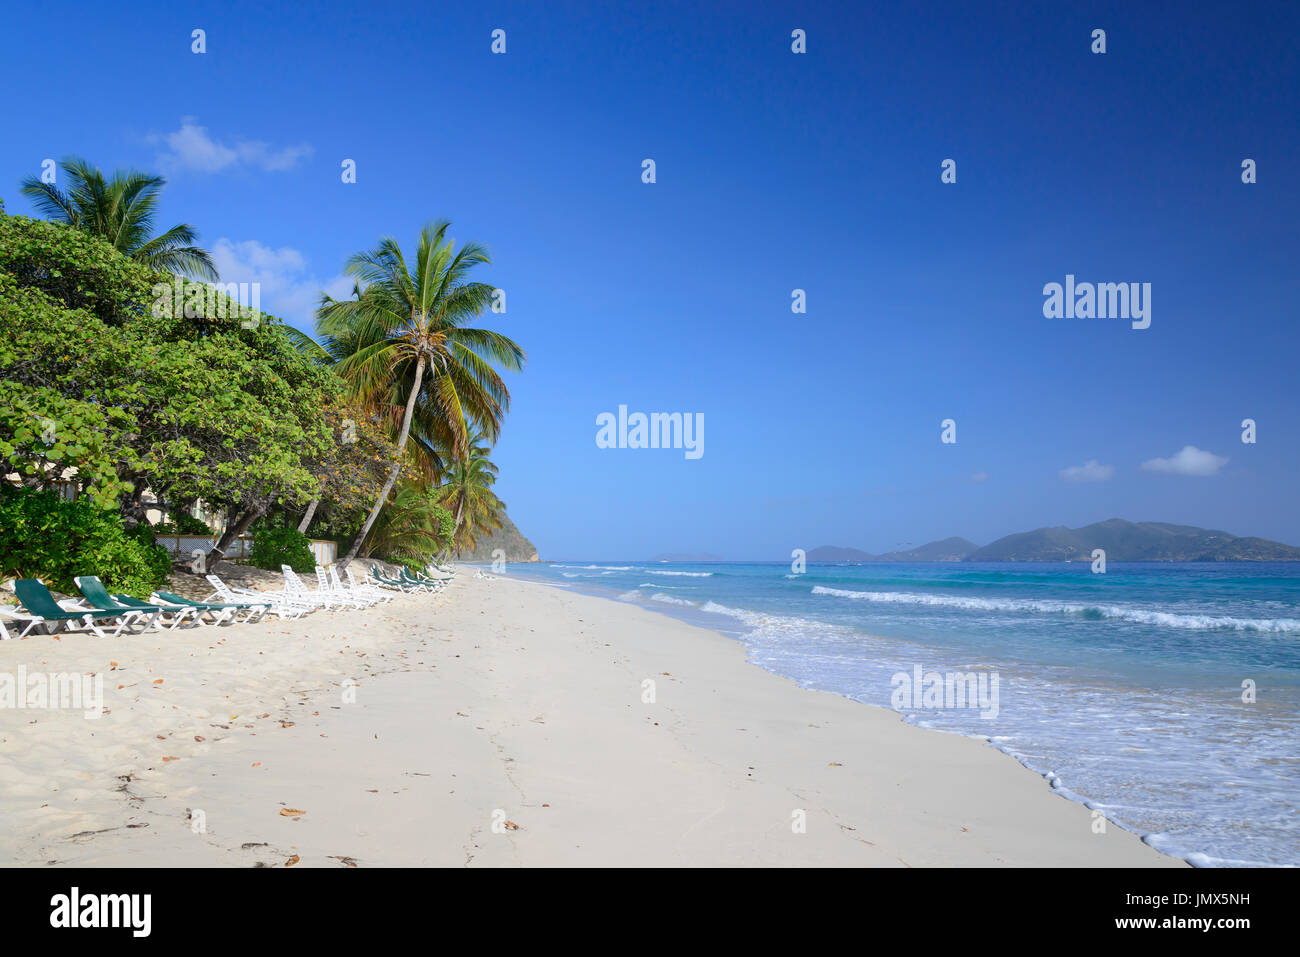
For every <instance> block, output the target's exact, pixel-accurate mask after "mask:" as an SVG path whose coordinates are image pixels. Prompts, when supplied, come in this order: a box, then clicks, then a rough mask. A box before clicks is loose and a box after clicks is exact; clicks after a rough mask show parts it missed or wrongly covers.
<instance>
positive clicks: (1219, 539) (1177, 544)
mask: <svg viewBox="0 0 1300 957" xmlns="http://www.w3.org/2000/svg"><path fill="white" fill-rule="evenodd" d="M1095 548H1101V549H1104V550H1105V552H1106V560H1107V561H1109V562H1295V561H1300V548H1297V547H1295V546H1294V545H1283V544H1282V543H1281V542H1272V541H1269V540H1268V539H1266V538H1253V537H1245V538H1243V537H1239V536H1237V535H1231V534H1229V533H1228V532H1222V531H1218V530H1216V529H1208V528H1197V527H1196V526H1194V525H1170V524H1167V523H1165V522H1128V521H1125V520H1124V519H1122V518H1112V519H1109V520H1107V521H1104V522H1095V523H1094V524H1092V525H1085V526H1084V527H1082V528H1066V527H1065V526H1064V525H1057V526H1055V527H1052V528H1037V529H1034V530H1033V531H1032V532H1019V533H1017V534H1014V535H1007V536H1004V537H1003V538H999V539H998V540H997V541H995V542H990V543H989V544H988V545H985V546H984V547H982V548H981V547H980V546H978V545H976V544H975V543H974V542H970V541H967V540H966V539H964V538H945V539H943V540H942V541H938V542H930V543H929V544H927V545H921V546H920V547H918V548H913V549H909V550H907V551H897V552H886V553H884V554H883V555H872V554H870V553H869V552H864V551H860V550H859V549H856V548H841V547H839V546H835V545H822V546H820V547H818V548H814V549H812V550H810V551H809V552H808V561H810V562H1068V561H1091V560H1092V551H1093V549H1095Z"/></svg>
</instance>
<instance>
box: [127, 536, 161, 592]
mask: <svg viewBox="0 0 1300 957" xmlns="http://www.w3.org/2000/svg"><path fill="white" fill-rule="evenodd" d="M126 535H127V537H128V538H130V539H133V540H135V541H136V542H138V543H139V545H140V550H141V551H142V552H143V553H144V556H145V559H146V561H147V563H148V571H149V575H150V579H151V580H152V581H154V582H155V583H156V584H161V583H162V582H164V581H166V580H167V575H168V574H169V573H170V572H171V570H172V557H171V555H170V554H169V553H168V551H167V549H165V548H163V547H162V546H161V545H159V544H158V542H157V541H156V540H155V538H154V529H153V527H152V526H150V524H149V523H148V522H140V523H138V524H137V525H135V526H134V527H133V528H129V529H127V531H126Z"/></svg>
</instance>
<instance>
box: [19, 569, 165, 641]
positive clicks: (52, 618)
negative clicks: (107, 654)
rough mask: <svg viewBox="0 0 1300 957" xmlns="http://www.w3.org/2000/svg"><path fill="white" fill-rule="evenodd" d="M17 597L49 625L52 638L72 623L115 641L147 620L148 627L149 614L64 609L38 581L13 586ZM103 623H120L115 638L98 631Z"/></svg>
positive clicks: (26, 579)
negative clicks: (123, 633) (143, 619)
mask: <svg viewBox="0 0 1300 957" xmlns="http://www.w3.org/2000/svg"><path fill="white" fill-rule="evenodd" d="M14 593H15V594H16V595H17V596H18V600H19V601H21V602H22V603H23V607H24V608H26V609H27V610H28V611H29V612H31V613H32V614H33V615H39V616H40V617H41V618H43V619H45V622H46V623H47V624H49V625H50V634H55V633H57V632H58V631H59V630H60V629H62V628H69V627H71V626H72V623H73V622H80V623H81V626H82V627H83V628H87V629H89V630H90V631H93V632H94V633H95V634H96V635H98V636H99V637H100V638H110V637H111V638H116V637H117V636H118V635H120V634H121V633H122V632H123V630H124V629H126V627H127V626H128V625H131V624H132V623H134V622H136V621H138V620H139V619H140V618H145V619H146V621H145V624H146V626H147V625H148V623H149V620H150V617H151V616H149V615H148V613H147V612H143V611H139V610H135V609H132V610H130V611H123V610H122V609H120V608H118V609H107V608H77V609H68V608H64V607H62V606H61V605H59V603H58V602H57V601H55V600H54V596H53V595H52V594H50V590H49V589H48V588H46V587H45V585H44V584H43V583H42V582H41V581H40V580H39V579H36V578H20V579H18V581H16V582H14ZM101 621H115V622H117V629H116V630H115V631H114V632H113V634H112V635H106V634H105V633H104V629H103V628H100V627H99V622H101Z"/></svg>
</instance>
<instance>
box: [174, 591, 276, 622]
mask: <svg viewBox="0 0 1300 957" xmlns="http://www.w3.org/2000/svg"><path fill="white" fill-rule="evenodd" d="M149 597H150V598H151V599H154V598H157V599H160V600H162V601H164V602H170V603H171V604H173V605H189V606H191V607H193V608H195V609H197V610H198V612H199V615H202V614H203V613H204V612H206V613H208V614H210V615H214V616H215V617H214V618H213V619H212V624H214V625H219V624H221V623H222V622H223V621H225V620H227V619H230V620H231V621H235V620H237V619H236V616H237V615H238V614H239V613H240V612H241V611H246V612H248V614H247V615H245V616H244V621H245V622H250V621H256V620H257V619H259V618H261V617H262V616H263V615H265V614H266V613H267V612H268V611H270V610H271V603H270V602H269V601H265V602H260V603H259V602H245V601H234V602H225V601H222V602H209V601H191V600H190V599H188V598H184V597H182V596H180V595H177V594H175V593H174V592H169V591H156V592H154V593H153V594H152V595H150V596H149Z"/></svg>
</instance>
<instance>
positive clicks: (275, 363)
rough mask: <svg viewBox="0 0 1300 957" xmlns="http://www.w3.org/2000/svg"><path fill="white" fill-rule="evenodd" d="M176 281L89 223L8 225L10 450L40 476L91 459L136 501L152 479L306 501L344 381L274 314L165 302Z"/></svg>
mask: <svg viewBox="0 0 1300 957" xmlns="http://www.w3.org/2000/svg"><path fill="white" fill-rule="evenodd" d="M172 279H173V277H171V276H166V275H163V274H158V273H150V272H149V271H148V270H146V269H144V268H143V267H141V266H139V265H138V264H135V263H132V262H130V261H129V260H126V259H124V258H123V257H122V256H121V255H120V254H119V253H117V252H116V251H115V250H113V249H112V247H110V246H109V245H108V244H107V243H104V242H102V241H101V240H98V239H95V238H94V237H92V236H89V235H87V234H84V233H81V232H79V231H78V230H75V229H71V228H68V227H66V226H60V225H58V224H52V223H40V222H36V221H33V220H30V219H26V218H25V217H4V218H3V219H0V459H3V460H5V461H6V463H7V464H8V466H9V468H10V469H11V470H13V471H17V472H19V473H20V474H23V475H25V476H29V477H31V478H34V479H50V478H55V477H58V475H59V474H60V473H61V472H62V471H63V470H66V469H69V468H75V469H76V470H77V479H78V481H80V482H81V483H82V484H83V485H86V486H88V491H89V493H90V494H91V495H93V496H94V497H95V499H96V501H98V502H100V503H101V504H108V503H110V502H112V501H115V500H119V499H120V500H121V501H122V502H123V503H124V505H123V507H124V508H125V507H126V505H125V503H126V502H129V500H130V499H131V498H132V497H133V496H134V495H138V494H139V493H140V492H141V491H143V490H144V489H145V488H149V489H152V490H153V492H154V493H155V494H158V495H162V496H165V497H166V498H168V499H171V500H175V501H193V500H194V499H197V498H202V499H204V500H205V501H207V502H208V503H210V504H211V505H213V506H214V507H217V508H223V509H226V510H227V511H228V512H229V513H230V514H232V515H233V514H236V513H242V512H246V511H249V510H253V511H258V510H263V511H264V510H265V509H266V508H267V507H269V505H270V504H272V503H275V502H278V501H287V502H290V503H293V504H295V505H298V504H305V503H306V502H307V501H308V500H310V499H311V498H312V497H313V496H314V495H315V494H316V492H317V490H318V488H319V481H318V479H317V476H316V475H315V474H314V472H313V467H312V466H313V463H314V461H315V459H316V458H317V457H319V456H320V455H321V454H323V453H324V452H325V451H326V450H328V448H329V447H331V445H332V442H331V436H330V429H329V426H328V424H327V423H326V422H325V421H323V419H322V416H321V414H320V409H321V407H322V405H323V404H324V403H326V402H327V401H329V400H330V398H331V397H332V396H334V395H337V394H338V392H339V391H340V389H341V383H339V382H338V380H337V379H336V378H335V377H334V376H333V375H332V373H331V372H330V371H329V370H328V369H326V368H323V367H322V366H320V365H319V364H317V363H315V362H312V361H310V360H309V359H307V358H305V357H303V356H302V355H300V354H299V353H298V352H297V351H296V350H295V349H294V348H293V347H292V346H291V345H290V344H289V342H288V341H287V339H286V338H285V335H284V332H283V328H284V327H283V324H282V323H280V322H279V320H276V319H275V318H274V317H271V316H266V315H263V316H261V317H259V319H258V321H256V322H247V321H243V320H241V318H240V317H239V315H238V313H237V312H236V311H234V310H228V309H225V310H223V309H216V310H213V311H214V312H215V313H216V315H207V314H203V315H200V316H198V317H187V316H185V315H184V312H183V310H181V311H180V314H179V315H178V314H176V313H177V310H176V309H174V308H173V309H171V310H170V311H168V310H167V309H155V308H153V307H154V305H155V303H154V301H153V298H152V297H153V290H154V285H155V284H156V283H157V284H165V283H170V282H171V280H172ZM51 438H52V441H46V440H47V439H51Z"/></svg>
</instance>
